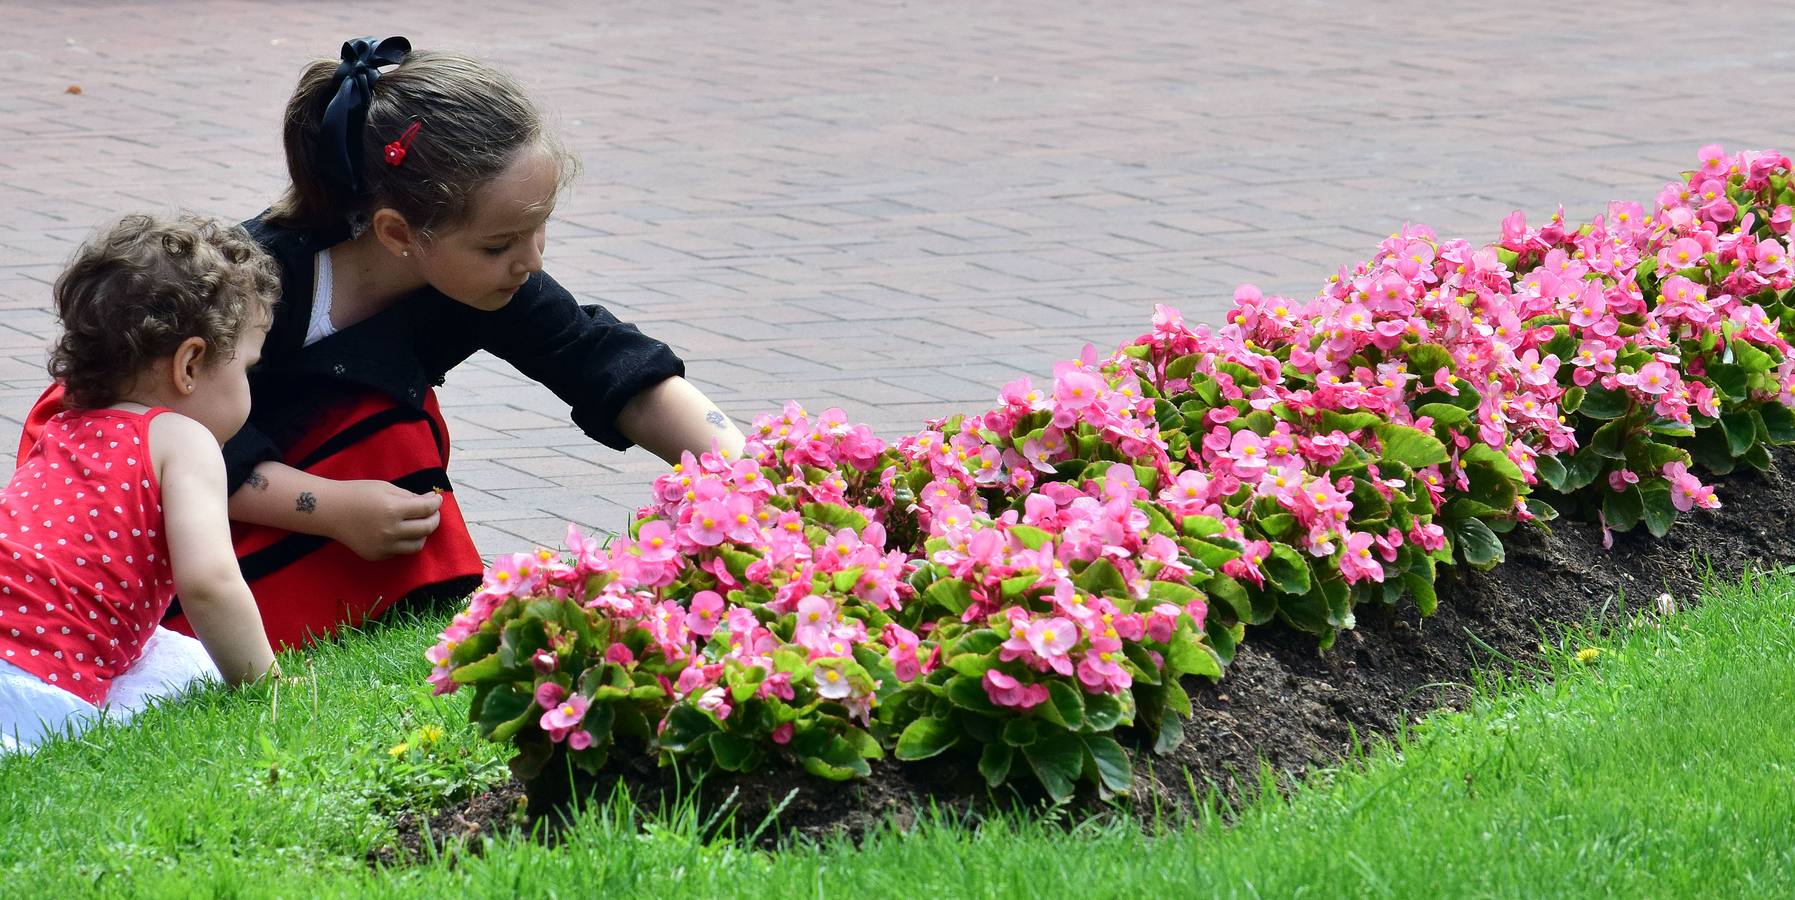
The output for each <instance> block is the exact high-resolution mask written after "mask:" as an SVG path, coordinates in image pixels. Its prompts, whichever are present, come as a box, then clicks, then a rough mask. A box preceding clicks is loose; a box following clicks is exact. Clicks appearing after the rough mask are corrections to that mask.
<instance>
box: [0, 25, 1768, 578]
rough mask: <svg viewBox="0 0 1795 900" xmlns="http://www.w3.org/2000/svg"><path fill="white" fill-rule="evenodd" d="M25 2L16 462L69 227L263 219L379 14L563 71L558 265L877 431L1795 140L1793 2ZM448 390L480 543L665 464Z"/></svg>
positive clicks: (547, 403)
mask: <svg viewBox="0 0 1795 900" xmlns="http://www.w3.org/2000/svg"><path fill="white" fill-rule="evenodd" d="M0 22H5V23H6V34H5V36H4V37H0V52H3V53H4V56H5V65H4V67H0V447H6V448H10V447H11V446H12V445H13V443H14V442H15V441H16V435H17V430H18V419H19V418H20V417H22V416H23V414H24V412H25V409H26V407H27V405H28V404H29V402H30V401H31V399H32V398H34V397H35V396H36V394H37V391H38V390H39V388H40V387H41V385H42V381H43V377H44V376H43V375H42V374H41V372H42V358H43V347H44V344H45V341H46V340H47V339H48V338H49V336H50V334H51V333H52V330H53V323H52V321H51V319H50V316H49V314H48V313H47V311H46V306H47V285H48V282H49V281H50V279H51V278H52V277H53V276H54V274H55V272H56V271H57V268H58V266H59V264H60V263H61V262H62V260H63V259H64V257H65V256H66V255H67V253H68V252H69V250H70V249H71V247H72V245H73V244H74V242H76V241H78V240H79V239H81V238H82V237H83V236H84V235H85V234H87V233H88V231H89V230H90V229H91V228H92V227H93V226H94V225H95V224H97V223H98V222H100V221H101V220H103V219H104V218H106V217H108V216H111V215H115V214H117V213H119V212H122V211H125V210H129V209H137V208H151V209H169V208H173V207H176V206H180V207H186V208H191V209H195V210H199V211H204V212H211V213H217V214H224V215H231V216H238V217H240V216H245V215H249V214H252V213H254V212H255V211H256V210H258V209H260V208H262V206H263V205H265V204H266V203H267V201H268V200H269V199H270V198H272V197H273V196H274V195H275V194H276V193H277V192H278V191H279V189H280V187H281V185H282V176H281V170H280V163H279V156H278V138H277V123H278V120H279V111H280V106H281V104H282V102H283V101H284V99H285V97H286V94H287V92H288V90H289V89H290V88H291V83H292V80H293V78H294V77H295V75H296V73H297V70H298V68H299V66H300V65H301V63H302V62H303V61H304V60H305V59H306V58H308V57H311V56H315V55H329V54H330V53H331V52H332V51H333V50H334V48H335V47H336V46H337V45H338V44H339V43H340V42H341V41H342V40H343V39H344V38H345V37H349V36H352V35H358V34H364V33H373V32H378V33H383V34H384V33H391V32H399V33H404V34H406V35H408V36H410V37H411V38H412V40H413V42H414V43H415V44H416V45H418V46H423V47H454V48H458V49H463V50H466V51H470V52H474V53H476V54H479V55H482V56H485V57H487V58H489V59H491V60H493V61H495V62H497V63H499V64H502V65H504V66H506V67H508V68H510V69H511V70H512V71H514V72H515V73H517V74H518V75H519V76H520V77H522V78H523V79H524V80H525V81H526V82H527V83H529V84H530V85H532V86H533V87H534V88H535V90H536V91H537V92H538V94H539V96H540V97H541V99H542V100H543V101H544V103H545V104H546V105H547V106H549V107H550V108H551V109H552V110H553V111H554V112H555V113H556V115H557V116H558V119H559V124H560V128H561V130H562V132H563V133H564V135H565V136H566V138H567V139H568V141H569V143H570V144H571V145H572V146H573V147H574V148H575V149H576V150H577V151H578V152H579V153H580V154H581V156H582V157H583V158H584V160H585V164H586V173H585V176H584V178H583V179H582V180H581V182H580V184H579V187H578V189H577V191H576V193H575V194H574V195H573V196H572V197H571V198H568V199H567V200H566V201H564V202H563V204H562V206H561V209H560V211H559V212H558V213H557V216H556V218H555V221H554V222H553V223H552V224H551V236H550V249H549V253H548V257H549V271H551V272H552V273H553V274H554V275H555V276H556V277H557V278H559V279H560V280H561V281H563V282H564V283H566V284H567V285H568V286H569V287H570V288H572V289H573V290H574V291H575V292H576V293H577V294H580V295H582V296H586V297H591V298H596V299H599V300H601V301H603V302H605V303H606V304H608V305H609V306H610V307H611V308H612V309H613V310H615V311H616V312H617V313H618V314H619V315H621V316H623V317H624V318H626V319H631V320H634V321H636V322H637V323H639V324H641V325H642V327H643V328H644V330H646V331H648V332H650V333H652V334H656V335H658V336H660V337H662V338H663V339H665V340H667V341H669V342H670V343H672V344H673V345H674V346H675V347H676V348H677V349H678V350H679V351H680V352H681V353H682V354H683V355H685V357H686V358H687V359H688V360H689V361H690V363H691V367H692V372H693V376H694V379H695V380H697V381H698V382H700V383H701V384H702V385H703V386H704V387H705V389H706V390H707V391H709V392H710V393H711V395H712V396H713V397H714V398H716V399H717V400H718V401H719V402H720V403H721V404H722V406H723V407H724V409H725V410H726V411H728V412H730V413H731V414H732V415H734V416H736V417H738V418H739V419H742V420H746V419H747V418H749V417H751V416H752V415H754V414H756V413H758V412H761V411H764V410H767V409H771V408H774V407H775V406H776V405H777V404H778V403H779V402H780V401H782V400H784V399H786V398H788V397H790V398H796V399H799V400H801V401H803V402H804V403H806V404H809V405H811V406H814V407H822V406H828V405H840V406H842V407H844V408H845V409H847V410H848V411H849V413H850V414H851V415H852V416H853V417H854V418H856V419H859V420H864V421H868V422H871V423H872V424H873V425H874V426H875V427H877V428H878V429H879V430H880V431H881V432H882V433H884V434H886V435H893V434H896V433H898V432H900V431H902V430H904V429H906V428H909V427H913V426H914V425H915V424H916V423H918V422H920V421H921V420H922V419H924V418H927V417H930V416H935V415H941V414H944V413H946V412H949V411H953V410H962V409H969V408H974V407H980V406H983V405H985V404H988V403H990V402H992V401H993V399H994V397H995V392H996V388H997V387H998V386H1000V385H1001V384H1002V383H1003V382H1005V381H1007V380H1008V379H1009V378H1011V377H1013V376H1014V375H1015V374H1019V373H1033V374H1036V375H1039V374H1041V373H1043V372H1045V371H1047V370H1048V368H1049V367H1050V365H1051V363H1052V362H1053V361H1054V360H1055V359H1058V358H1062V357H1065V356H1068V355H1071V354H1074V353H1076V352H1077V350H1078V348H1079V347H1080V346H1081V345H1082V344H1083V343H1084V342H1085V341H1087V340H1089V341H1094V342H1096V343H1098V344H1099V345H1100V346H1107V345H1109V344H1112V343H1113V342H1115V341H1117V340H1120V339H1124V338H1127V337H1130V336H1132V335H1134V334H1136V333H1138V332H1139V331H1140V330H1142V328H1143V326H1144V323H1145V322H1146V319H1147V317H1148V315H1149V314H1150V310H1151V309H1152V306H1153V304H1154V303H1160V302H1165V303H1172V304H1175V305H1178V306H1180V307H1182V308H1183V309H1184V310H1185V311H1186V313H1187V314H1189V315H1192V316H1193V317H1213V316H1214V315H1215V314H1216V313H1217V312H1218V311H1219V310H1220V309H1222V308H1224V307H1225V305H1226V303H1227V300H1228V298H1229V297H1230V296H1231V294H1232V289H1233V287H1234V285H1235V284H1236V283H1238V282H1241V281H1253V282H1255V283H1258V284H1259V285H1261V286H1262V287H1264V288H1266V289H1267V290H1275V291H1280V292H1285V293H1292V294H1297V295H1306V294H1309V293H1310V292H1312V291H1313V290H1314V289H1315V288H1316V287H1317V286H1318V285H1319V284H1320V283H1321V281H1322V279H1323V278H1325V276H1326V275H1327V273H1328V272H1330V271H1332V270H1333V269H1334V268H1335V267H1336V266H1338V265H1340V264H1342V263H1349V262H1352V261H1355V260H1357V259H1359V258H1361V257H1362V256H1363V255H1364V254H1365V253H1366V251H1367V250H1368V249H1369V248H1370V247H1371V246H1372V245H1373V244H1374V242H1375V241H1376V240H1377V239H1378V238H1379V237H1381V236H1382V235H1383V234H1385V233H1387V232H1388V231H1390V230H1391V229H1393V228H1394V227H1396V226H1398V225H1399V224H1400V223H1402V222H1403V221H1405V220H1408V221H1423V222H1427V223H1430V224H1433V225H1435V226H1436V227H1437V228H1439V230H1440V231H1441V233H1442V234H1444V235H1448V236H1454V235H1462V236H1466V237H1471V238H1477V239H1483V238H1487V237H1489V236H1491V235H1492V234H1493V233H1494V229H1495V225H1496V222H1497V221H1498V219H1499V218H1500V217H1501V216H1502V215H1504V214H1506V213H1507V212H1509V211H1510V210H1513V209H1524V210H1526V211H1528V213H1529V214H1530V215H1533V216H1535V217H1538V216H1541V215H1545V214H1547V213H1549V212H1550V211H1551V210H1552V208H1553V207H1554V206H1555V205H1556V204H1559V203H1562V204H1564V205H1565V206H1566V208H1567V210H1568V211H1569V212H1570V214H1572V215H1574V216H1581V215H1586V214H1588V213H1590V212H1593V211H1594V210H1595V209H1596V208H1597V207H1598V205H1599V204H1600V203H1601V202H1603V201H1605V200H1608V199H1638V200H1646V199H1649V198H1650V197H1651V196H1652V195H1653V194H1654V193H1655V192H1656V189H1657V188H1658V187H1659V186H1660V184H1661V183H1662V181H1663V180H1664V179H1665V178H1666V177H1668V176H1669V175H1671V174H1672V173H1674V172H1676V171H1678V170H1679V169H1680V168H1682V167H1683V166H1685V165H1686V164H1688V163H1689V162H1690V161H1691V160H1692V159H1693V157H1694V151H1695V148H1696V147H1697V146H1699V145H1701V144H1703V143H1707V142H1710V141H1719V142H1723V143H1726V144H1727V145H1728V146H1729V147H1732V146H1774V147H1778V148H1780V149H1784V150H1788V149H1790V148H1791V147H1795V124H1791V122H1790V120H1789V118H1788V116H1787V110H1786V107H1785V106H1784V104H1783V103H1782V102H1780V100H1781V98H1783V97H1784V96H1785V95H1786V91H1785V90H1784V89H1783V82H1782V81H1780V80H1779V79H1778V78H1777V76H1778V74H1779V72H1780V70H1781V69H1782V68H1784V67H1785V66H1786V65H1787V63H1788V61H1789V58H1790V51H1789V49H1788V46H1787V42H1786V41H1781V42H1779V41H1778V37H1779V36H1780V35H1786V34H1788V33H1790V28H1791V26H1795V6H1791V5H1789V4H1763V3H1759V4H1749V3H1714V4H1707V5H1705V6H1704V7H1703V8H1702V11H1701V13H1700V14H1699V15H1696V14H1694V13H1692V12H1691V11H1690V8H1689V7H1687V6H1686V5H1683V4H1662V3H1640V4H1627V3H1608V4H1601V5H1599V6H1596V5H1585V6H1576V5H1571V4H1544V3H1505V4H1499V5H1496V4H1491V5H1483V6H1478V5H1470V4H1439V3H1426V4H1398V3H1380V2H1371V0H1354V2H1338V3H1324V2H1309V3H1265V4H1220V3H1197V4H1190V3H1164V2H1158V3H1149V2H1139V0H1119V2H1109V3H1104V4H1090V3H1075V2H1061V0H1051V2H1044V0H1043V2H1030V3H985V4H953V3H945V2H912V3H908V4H903V5H898V6H895V7H894V6H891V5H887V4H877V3H867V2H859V3H837V2H810V3H803V4H789V3H770V2H760V0H748V2H739V3H730V4H701V3H687V2H624V3H616V2H613V3H606V4H584V3H575V2H564V0H555V2H538V3H530V4H523V3H514V2H479V3H474V2H459V0H458V2H441V3H431V4H406V3H400V2H388V3H382V4H369V3H359V4H334V3H333V4H322V3H319V4H242V3H239V4H232V3H223V2H217V0H208V2H198V0H171V2H161V3H153V4H152V3H135V4H131V3H104V4H102V3H92V2H56V3H48V2H44V3H29V4H18V3H13V4H10V5H0ZM70 85H79V86H80V87H81V93H80V94H78V95H76V94H70V93H65V89H66V88H68V87H69V86H70ZM442 396H443V402H444V407H445V409H446V410H447V412H448V414H449V415H450V417H451V419H452V423H453V434H454V436H455V446H456V453H457V456H456V460H455V462H454V464H453V466H452V467H451V474H452V475H453V476H454V477H455V478H456V480H457V483H458V485H459V490H460V492H461V495H462V497H463V501H464V504H465V506H466V508H467V509H468V511H469V513H470V517H471V519H472V520H473V522H474V529H475V532H476V537H477V539H478V540H479V542H480V544H481V546H482V548H483V549H484V550H485V551H487V552H504V551H508V550H512V549H521V548H522V547H523V546H524V545H525V544H527V543H529V542H537V541H555V540H558V539H559V537H560V536H561V532H562V530H563V528H564V524H563V523H564V522H566V521H567V520H569V519H573V520H577V521H580V522H582V523H584V524H586V525H589V526H598V527H604V528H610V529H615V528H617V527H618V526H619V525H620V524H621V523H622V521H623V519H624V516H625V515H626V513H627V510H628V509H629V508H630V507H632V506H634V505H635V504H637V503H639V502H641V501H642V500H643V499H644V498H645V496H646V487H647V484H648V482H649V480H650V478H651V477H652V475H653V474H654V473H655V472H656V471H658V470H659V468H660V464H659V463H658V462H657V461H655V460H653V459H652V458H650V457H648V456H647V455H646V454H643V453H641V452H640V451H633V452H631V453H628V454H618V453H614V452H611V451H609V450H607V449H605V448H603V447H600V446H598V445H595V444H593V443H591V442H589V441H587V440H586V439H585V438H584V437H583V436H582V435H580V434H579V432H578V431H577V430H575V429H573V428H572V427H570V426H569V425H568V424H567V421H566V418H565V411H564V410H563V409H562V408H561V407H560V406H559V404H558V403H557V402H556V401H555V399H554V398H553V397H552V396H551V395H549V394H548V392H547V391H545V390H543V389H541V388H539V387H537V386H535V385H533V384H529V383H527V382H525V381H523V380H522V379H520V378H519V376H518V375H517V374H516V373H515V372H514V371H513V370H511V369H510V368H509V367H508V366H506V365H504V364H503V363H500V362H498V361H496V360H494V359H492V358H490V357H484V356H481V357H476V358H475V359H474V360H471V361H470V362H469V363H468V364H467V365H465V366H463V367H462V368H461V369H459V370H457V371H456V372H455V373H454V374H453V375H451V377H450V380H449V383H448V386H447V388H445V389H444V391H443V395H442ZM8 465H9V463H6V462H0V475H3V474H5V471H6V468H5V467H6V466H8Z"/></svg>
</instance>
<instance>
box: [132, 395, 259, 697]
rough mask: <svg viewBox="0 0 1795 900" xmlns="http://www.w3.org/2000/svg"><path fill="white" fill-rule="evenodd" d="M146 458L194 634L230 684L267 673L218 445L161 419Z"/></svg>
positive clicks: (178, 418) (192, 425) (180, 420)
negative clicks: (227, 501)
mask: <svg viewBox="0 0 1795 900" xmlns="http://www.w3.org/2000/svg"><path fill="white" fill-rule="evenodd" d="M150 459H151V461H152V462H153V463H154V464H155V467H156V477H157V478H158V479H159V480H160V481H161V484H162V520H163V525H162V527H163V535H164V537H166V538H167V539H168V558H169V563H170V565H171V566H173V568H174V579H175V589H176V590H177V591H178V592H179V593H180V597H181V610H182V612H185V613H186V614H187V620H188V621H189V622H191V623H192V624H193V631H194V634H196V635H198V637H199V640H200V643H202V644H204V645H205V647H206V652H207V653H209V654H211V656H212V661H213V662H214V663H216V664H217V665H218V670H219V672H221V673H222V674H223V675H224V680H225V681H226V682H228V683H229V684H231V685H239V684H243V683H245V682H249V681H254V680H255V679H257V678H260V677H262V676H263V675H266V674H268V672H269V671H270V670H273V669H274V651H273V649H272V648H270V647H269V646H268V635H267V632H266V631H264V630H263V628H262V614H261V612H259V611H258V610H257V609H256V601H255V597H254V595H252V594H251V593H250V591H249V585H248V584H247V583H245V582H244V580H243V573H242V571H241V570H240V569H238V568H237V555H236V553H235V552H234V551H233V549H232V547H231V522H230V514H229V513H228V512H227V511H226V505H225V477H224V456H223V455H222V454H221V453H220V452H219V449H218V439H217V438H215V437H213V435H212V433H211V432H210V431H207V430H206V427H205V426H204V425H201V424H200V423H198V422H196V421H194V420H192V419H189V418H187V417H186V416H183V415H179V414H177V413H163V414H162V415H159V416H157V417H156V418H155V419H153V420H151V422H150Z"/></svg>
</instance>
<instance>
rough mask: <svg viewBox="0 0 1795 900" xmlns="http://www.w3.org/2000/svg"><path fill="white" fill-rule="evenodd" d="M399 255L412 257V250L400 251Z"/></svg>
mask: <svg viewBox="0 0 1795 900" xmlns="http://www.w3.org/2000/svg"><path fill="white" fill-rule="evenodd" d="M399 255H400V256H410V255H411V251H410V250H400V251H399Z"/></svg>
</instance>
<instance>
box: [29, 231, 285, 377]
mask: <svg viewBox="0 0 1795 900" xmlns="http://www.w3.org/2000/svg"><path fill="white" fill-rule="evenodd" d="M53 296H54V298H55V303H56V318H57V319H58V320H59V321H60V322H61V323H62V336H61V337H59V338H57V339H56V346H55V347H54V348H52V349H51V351H50V364H49V369H50V377H52V378H55V379H57V380H59V381H61V382H62V384H63V397H64V403H65V404H66V405H68V406H70V407H73V408H77V409H95V408H99V407H103V406H110V405H112V404H114V403H117V402H118V401H119V399H120V398H121V397H122V396H123V395H124V393H125V392H126V391H128V390H130V388H131V384H132V382H134V381H135V380H136V378H137V376H138V375H139V374H141V373H142V372H143V370H144V369H145V368H146V367H148V366H149V365H150V364H151V363H153V362H155V361H156V360H158V359H161V358H163V357H166V356H168V355H170V354H172V353H174V352H175V350H176V348H178V347H180V345H181V342H182V341H185V340H187V339H188V338H191V337H197V338H201V339H203V340H204V341H205V342H206V349H207V351H208V353H207V355H206V359H207V360H208V362H209V363H210V364H216V363H219V362H222V361H224V360H228V359H230V358H231V355H232V353H233V352H234V351H235V350H236V347H237V339H238V337H239V336H241V335H242V334H243V333H244V331H246V330H247V329H248V328H250V327H254V326H260V325H264V324H266V323H267V322H268V321H269V320H270V317H271V316H272V313H273V308H274V302H275V299H276V298H277V297H279V296H280V274H279V272H278V270H277V269H276V267H275V263H274V260H273V259H272V258H270V257H269V256H268V254H267V253H266V252H264V251H263V250H262V248H261V247H260V246H258V245H257V244H256V243H255V241H254V240H252V239H251V238H250V236H249V234H248V232H245V231H244V230H243V229H242V228H239V227H237V226H235V225H229V224H224V223H221V222H219V221H217V220H215V219H208V218H203V217H199V216H190V215H184V216H181V217H180V218H178V219H173V220H170V219H159V218H157V217H155V216H149V215H130V216H126V217H124V218H123V219H121V220H119V222H118V223H117V224H116V225H113V226H112V227H111V228H108V229H106V230H105V231H104V232H103V233H101V234H99V235H98V236H96V237H94V238H93V239H92V240H90V241H88V242H87V243H85V244H83V245H81V248H80V249H79V250H77V251H75V256H74V259H72V260H70V261H69V265H68V268H66V269H64V270H63V273H62V275H61V277H59V278H57V279H56V287H55V289H54V291H53Z"/></svg>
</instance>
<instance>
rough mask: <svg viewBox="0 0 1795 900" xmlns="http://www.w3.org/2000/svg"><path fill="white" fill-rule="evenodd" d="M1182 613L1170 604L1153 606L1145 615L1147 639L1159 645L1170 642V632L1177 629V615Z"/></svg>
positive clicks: (1174, 605)
mask: <svg viewBox="0 0 1795 900" xmlns="http://www.w3.org/2000/svg"><path fill="white" fill-rule="evenodd" d="M1183 611H1184V610H1181V609H1179V608H1178V607H1177V605H1176V604H1172V603H1160V604H1158V605H1156V606H1154V607H1153V610H1152V612H1150V613H1148V615H1147V639H1148V640H1150V641H1155V642H1158V643H1161V644H1163V643H1165V642H1166V641H1169V640H1171V639H1172V632H1173V631H1175V630H1176V629H1177V627H1178V614H1179V613H1181V612H1183Z"/></svg>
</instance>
